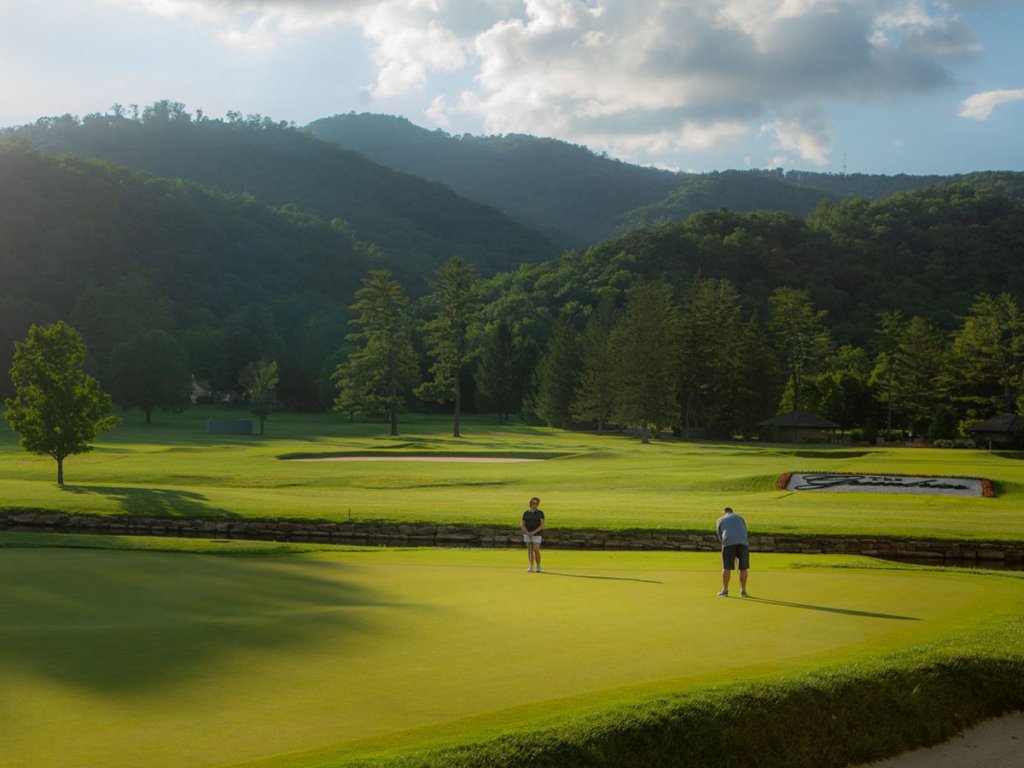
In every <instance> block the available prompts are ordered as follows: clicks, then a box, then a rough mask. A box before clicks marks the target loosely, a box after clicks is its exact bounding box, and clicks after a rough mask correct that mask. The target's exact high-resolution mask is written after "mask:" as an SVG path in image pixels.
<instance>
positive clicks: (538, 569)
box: [537, 565, 540, 573]
mask: <svg viewBox="0 0 1024 768" xmlns="http://www.w3.org/2000/svg"><path fill="white" fill-rule="evenodd" d="M537 573H540V566H539V565H538V566H537Z"/></svg>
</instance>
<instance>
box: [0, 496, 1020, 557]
mask: <svg viewBox="0 0 1024 768" xmlns="http://www.w3.org/2000/svg"><path fill="white" fill-rule="evenodd" d="M0 530H13V531H50V532H63V533H97V534H113V535H118V534H120V535H129V534H130V535H135V536H181V537H193V538H212V539H252V540H261V541H293V542H323V543H334V544H368V545H385V546H418V547H521V546H522V545H523V541H522V534H521V533H520V532H519V530H518V529H516V528H513V527H511V526H508V527H504V526H477V525H432V524H427V523H363V522H340V523H338V522H327V521H323V520H273V519H270V520H251V519H246V520H243V519H224V518H219V519H201V518H173V517H132V516H126V515H70V514H66V513H61V512H46V511H33V510H22V511H18V510H6V511H0ZM544 546H545V548H555V549H604V550H641V551H642V550H662V551H680V552H713V551H716V550H718V548H719V547H718V540H717V539H716V537H715V536H714V534H708V533H706V532H699V531H685V530H634V531H602V530H595V529H571V528H570V529H566V528H563V529H557V528H552V529H549V530H545V532H544ZM750 548H751V550H752V551H754V552H787V553H796V554H805V555H817V554H847V555H868V556H872V557H884V558H888V559H896V560H915V561H926V562H934V563H936V564H941V563H948V564H981V565H984V564H992V565H1001V564H1006V565H1011V566H1019V565H1021V564H1022V563H1024V542H1005V541H957V540H944V539H923V538H916V539H900V538H888V537H877V536H871V537H866V536H792V535H786V536H767V535H765V536H751V537H750Z"/></svg>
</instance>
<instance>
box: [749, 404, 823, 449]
mask: <svg viewBox="0 0 1024 768" xmlns="http://www.w3.org/2000/svg"><path fill="white" fill-rule="evenodd" d="M758 426H759V427H761V428H762V429H763V430H765V431H767V432H769V433H770V434H771V439H772V440H773V441H775V442H779V443H809V442H819V441H822V440H828V439H829V437H830V436H831V435H830V433H831V432H832V430H836V429H839V425H838V424H836V423H835V422H834V421H829V420H828V419H826V418H824V417H822V416H819V415H818V414H816V413H808V412H807V411H789V412H788V413H780V414H779V415H778V416H772V417H771V418H770V419H765V420H764V421H762V422H760V423H759V424H758Z"/></svg>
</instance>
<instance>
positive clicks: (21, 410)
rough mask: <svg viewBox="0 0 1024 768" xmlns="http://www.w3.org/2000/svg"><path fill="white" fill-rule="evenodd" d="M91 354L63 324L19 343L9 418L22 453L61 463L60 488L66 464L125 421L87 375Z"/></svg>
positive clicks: (36, 332)
mask: <svg viewBox="0 0 1024 768" xmlns="http://www.w3.org/2000/svg"><path fill="white" fill-rule="evenodd" d="M85 354H86V349H85V345H84V344H83V343H82V339H81V337H80V336H79V335H78V332H77V331H76V330H75V329H74V328H72V327H71V326H70V325H68V324H67V323H65V322H63V321H61V322H57V323H54V324H52V325H46V326H42V327H40V326H37V325H33V326H32V327H31V328H29V332H28V336H27V337H26V338H25V340H24V341H21V342H16V343H15V351H14V364H13V365H12V367H11V380H12V381H13V382H14V389H15V396H14V397H13V398H8V399H7V400H5V401H4V405H5V406H6V407H7V411H6V413H5V414H4V415H5V416H6V418H7V422H8V423H9V424H10V425H11V428H12V429H13V430H14V431H15V432H17V433H18V434H19V436H20V437H21V446H22V448H24V449H25V450H27V451H32V452H33V453H40V454H44V455H48V456H51V457H53V459H54V461H56V462H57V483H58V484H59V485H64V459H65V458H67V457H68V456H72V455H74V454H78V453H85V452H87V451H89V450H91V449H92V446H91V445H90V443H91V442H92V441H93V440H94V439H95V438H96V436H97V435H98V434H99V433H100V432H104V431H106V430H108V429H113V428H114V427H115V426H117V425H118V424H119V423H120V421H121V420H120V419H119V418H117V417H116V416H115V415H114V414H113V406H112V404H111V400H110V395H108V394H106V393H105V392H102V391H101V390H100V384H99V382H98V381H96V379H94V378H93V377H92V376H89V375H88V374H87V373H86V372H85V370H84V369H83V366H84V365H85Z"/></svg>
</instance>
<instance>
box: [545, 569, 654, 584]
mask: <svg viewBox="0 0 1024 768" xmlns="http://www.w3.org/2000/svg"><path fill="white" fill-rule="evenodd" d="M541 574H547V575H548V576H564V577H566V578H570V579H600V580H601V581H639V582H642V583H644V584H664V583H665V582H663V581H655V580H654V579H637V578H634V577H632V576H592V575H590V574H584V573H560V572H559V571H541Z"/></svg>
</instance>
